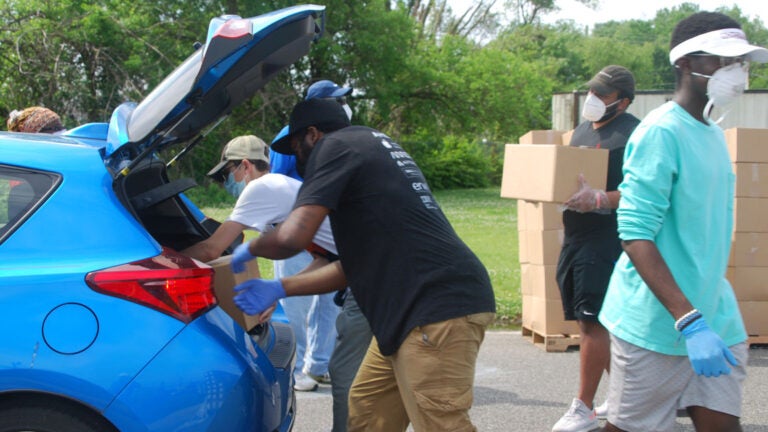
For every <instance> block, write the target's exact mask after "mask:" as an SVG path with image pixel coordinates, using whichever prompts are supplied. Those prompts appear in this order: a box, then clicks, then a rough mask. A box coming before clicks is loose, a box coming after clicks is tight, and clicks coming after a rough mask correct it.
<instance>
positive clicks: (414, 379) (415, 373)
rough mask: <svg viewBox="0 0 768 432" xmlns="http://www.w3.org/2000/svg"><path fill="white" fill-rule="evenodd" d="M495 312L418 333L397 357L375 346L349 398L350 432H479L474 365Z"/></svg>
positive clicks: (419, 329) (420, 329) (431, 326)
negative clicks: (409, 431)
mask: <svg viewBox="0 0 768 432" xmlns="http://www.w3.org/2000/svg"><path fill="white" fill-rule="evenodd" d="M493 319H494V314H493V313H491V312H488V313H480V314H473V315H468V316H464V317H460V318H455V319H451V320H447V321H442V322H437V323H433V324H428V325H425V326H421V327H416V328H414V329H413V330H412V331H411V332H410V333H409V334H408V336H407V337H406V339H405V341H404V342H403V343H402V345H401V346H400V348H399V349H398V350H397V352H396V353H395V354H393V355H391V356H383V355H382V354H381V352H379V348H378V344H377V341H376V339H375V338H374V340H373V341H372V342H371V345H370V346H369V348H368V352H367V353H366V355H365V359H364V360H363V364H362V365H361V366H360V370H359V371H358V373H357V377H355V381H354V382H353V384H352V389H351V390H350V394H349V423H348V425H349V431H350V432H357V431H361V432H362V431H368V432H370V431H382V432H389V431H405V430H406V428H407V427H408V423H409V421H410V423H412V424H413V429H414V431H415V432H426V431H475V430H476V429H475V427H474V426H473V425H472V422H471V421H470V419H469V409H470V407H471V406H472V386H473V384H474V378H475V362H476V360H477V353H478V350H479V349H480V344H481V343H482V341H483V338H484V337H485V329H486V327H487V326H488V325H489V324H490V323H491V322H492V321H493Z"/></svg>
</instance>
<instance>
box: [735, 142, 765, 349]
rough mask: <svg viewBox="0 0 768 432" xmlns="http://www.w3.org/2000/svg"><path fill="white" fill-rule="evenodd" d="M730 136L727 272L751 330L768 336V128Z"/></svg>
mask: <svg viewBox="0 0 768 432" xmlns="http://www.w3.org/2000/svg"><path fill="white" fill-rule="evenodd" d="M725 139H726V143H727V144H728V152H729V153H730V156H731V162H733V171H734V172H735V173H736V191H735V192H736V199H735V202H734V229H733V231H734V232H733V242H732V244H731V256H730V260H729V263H728V270H727V272H726V277H727V278H728V280H729V281H730V282H731V285H732V286H733V290H734V293H735V294H736V298H737V299H738V301H739V307H740V309H741V314H742V317H743V318H744V324H745V325H746V327H747V333H748V334H749V335H750V336H752V337H755V336H757V337H764V338H767V340H766V341H768V129H743V128H733V129H728V130H726V131H725ZM761 343H762V342H761Z"/></svg>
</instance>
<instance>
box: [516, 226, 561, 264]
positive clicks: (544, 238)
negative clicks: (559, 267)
mask: <svg viewBox="0 0 768 432" xmlns="http://www.w3.org/2000/svg"><path fill="white" fill-rule="evenodd" d="M519 234H520V235H522V234H523V233H519ZM525 236H526V237H527V238H528V241H527V247H528V250H527V251H526V254H527V257H528V261H527V262H529V263H531V264H541V265H547V264H557V260H558V258H559V257H560V249H562V247H563V238H564V237H565V231H563V230H561V229H560V230H543V231H542V230H539V231H525Z"/></svg>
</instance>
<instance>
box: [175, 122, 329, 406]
mask: <svg viewBox="0 0 768 432" xmlns="http://www.w3.org/2000/svg"><path fill="white" fill-rule="evenodd" d="M269 169H270V166H269V147H268V146H267V144H266V143H264V141H263V140H261V139H260V138H258V137H256V136H254V135H244V136H239V137H236V138H234V139H232V140H231V141H230V142H228V143H227V145H226V146H225V147H224V150H223V151H222V155H221V161H220V162H219V163H218V164H217V165H216V166H215V167H213V169H211V170H210V171H209V172H208V175H209V176H211V177H212V178H214V179H215V180H216V181H218V182H220V183H222V184H223V186H224V188H225V189H226V190H227V192H229V193H230V194H232V195H233V196H235V197H236V198H237V203H236V204H235V208H234V209H233V210H232V213H231V214H230V216H229V217H228V218H227V220H226V221H224V222H223V223H222V224H221V225H220V226H219V227H218V228H217V229H216V231H215V232H214V233H213V234H212V235H211V236H210V237H209V238H207V239H206V240H203V241H201V242H199V243H196V244H194V245H192V246H190V247H189V248H187V249H185V250H183V251H181V252H182V253H183V254H185V255H188V256H191V257H193V258H195V259H198V260H200V261H210V260H212V259H215V258H218V257H219V256H221V254H222V253H223V252H224V251H225V250H226V249H227V247H229V245H231V244H232V242H233V241H235V239H237V238H238V236H240V234H242V233H243V231H245V230H247V229H251V230H255V231H258V232H261V233H264V232H268V231H270V230H272V229H273V228H274V226H276V225H277V224H279V223H281V222H283V221H284V220H285V218H286V217H287V216H288V214H289V213H290V212H291V209H292V208H293V203H294V201H295V200H296V195H297V193H298V191H299V188H300V187H301V182H300V181H298V180H296V179H293V178H291V177H288V176H285V175H282V174H271V173H270V172H269ZM312 251H313V254H312V255H316V256H320V257H322V256H323V255H324V254H325V253H330V254H332V255H333V256H335V254H336V253H337V252H336V245H335V244H334V242H333V234H332V233H331V228H330V224H329V222H328V220H327V219H326V220H325V221H324V222H323V224H322V226H321V228H320V230H319V231H318V233H317V235H316V236H315V238H314V246H313V250H312ZM312 255H311V254H310V253H309V252H307V251H304V252H302V253H301V254H299V255H297V256H296V257H292V258H291V259H288V260H282V261H275V276H276V277H283V276H289V275H292V274H296V273H298V272H300V271H302V270H304V269H305V268H306V267H307V266H308V265H310V264H311V263H313V256H312ZM320 259H322V258H320ZM322 261H325V260H322ZM322 264H325V262H323V263H322ZM315 297H317V296H306V297H303V298H301V297H296V298H294V299H290V300H289V301H288V302H284V301H283V300H281V306H282V307H283V309H284V310H285V312H286V315H287V316H288V319H289V320H290V322H291V326H292V327H293V329H294V333H295V334H296V345H297V347H296V367H295V369H294V379H295V384H294V388H295V389H296V390H299V391H313V390H316V389H317V386H318V383H317V381H315V380H314V379H312V378H310V377H308V376H307V375H305V374H304V373H303V369H305V368H307V366H309V365H308V364H307V365H305V359H309V360H310V362H311V361H313V360H315V359H314V358H313V357H312V352H311V351H312V350H311V349H310V352H309V353H307V354H309V355H305V353H306V351H307V347H308V344H307V332H308V323H307V318H308V316H309V315H311V314H312V313H320V312H317V304H318V303H319V302H317V301H316V299H315ZM330 297H333V294H330ZM286 303H290V304H286ZM330 306H331V307H330V308H328V307H326V308H325V309H327V310H325V311H322V312H323V313H332V314H334V317H332V319H331V320H330V322H333V321H334V320H335V315H338V313H339V310H338V307H336V306H335V305H333V304H332V303H331V304H330ZM334 339H335V334H334V335H330V340H331V341H333V340H334ZM332 348H333V346H332V345H331V346H330V347H329V349H328V350H327V351H328V353H327V354H326V357H330V351H331V350H332ZM323 362H324V365H323V364H321V363H323ZM328 362H329V358H325V359H319V361H315V363H317V364H315V367H324V368H325V370H326V371H324V372H323V374H326V373H327V368H328ZM307 363H308V362H307Z"/></svg>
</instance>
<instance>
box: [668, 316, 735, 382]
mask: <svg viewBox="0 0 768 432" xmlns="http://www.w3.org/2000/svg"><path fill="white" fill-rule="evenodd" d="M682 333H683V336H685V346H686V348H687V349H688V359H689V360H691V366H693V370H694V371H695V372H696V373H697V374H699V375H704V376H707V377H718V376H720V375H728V374H730V373H731V368H730V367H728V363H730V364H732V365H733V366H737V365H738V362H737V361H736V357H734V356H733V353H732V352H731V350H730V349H728V347H727V346H726V345H725V343H724V342H723V340H722V339H721V338H720V336H719V335H718V334H717V333H715V332H713V331H712V330H710V328H709V326H708V325H707V323H706V321H704V318H699V319H697V320H696V321H694V322H692V323H691V324H689V325H688V326H687V327H686V328H684V329H683V331H682ZM726 360H727V361H728V363H726Z"/></svg>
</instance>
